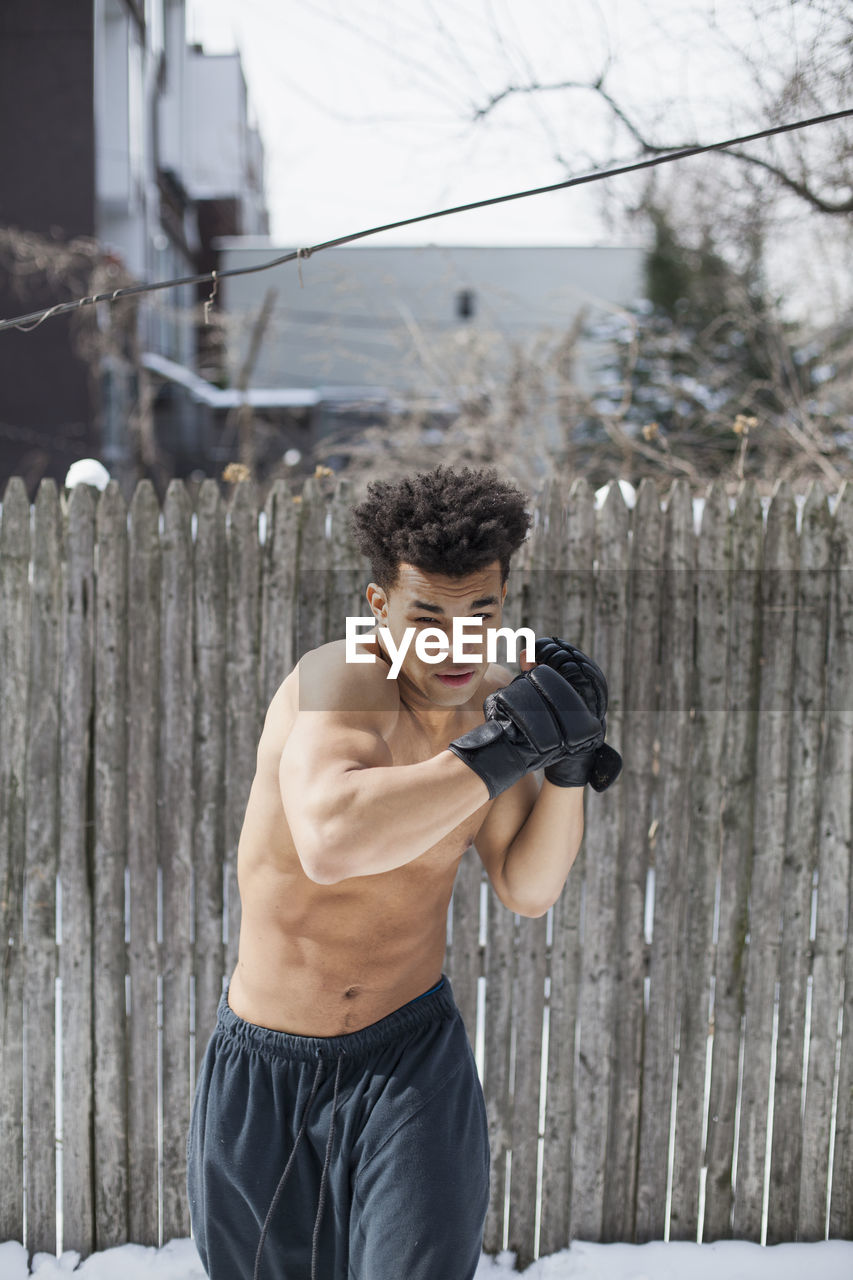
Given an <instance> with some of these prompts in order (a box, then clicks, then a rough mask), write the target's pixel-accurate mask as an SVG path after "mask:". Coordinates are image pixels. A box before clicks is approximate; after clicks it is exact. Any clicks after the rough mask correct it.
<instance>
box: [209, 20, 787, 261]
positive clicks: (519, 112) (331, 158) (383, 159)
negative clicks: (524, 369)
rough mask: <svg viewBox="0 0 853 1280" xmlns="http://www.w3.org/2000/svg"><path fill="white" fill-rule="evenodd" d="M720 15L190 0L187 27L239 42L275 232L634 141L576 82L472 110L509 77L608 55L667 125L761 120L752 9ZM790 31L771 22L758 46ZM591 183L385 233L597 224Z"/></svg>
mask: <svg viewBox="0 0 853 1280" xmlns="http://www.w3.org/2000/svg"><path fill="white" fill-rule="evenodd" d="M716 14H717V23H718V25H719V31H718V33H717V34H716V35H714V33H711V34H710V35H709V29H708V26H707V23H706V22H705V20H704V19H703V18H702V17H701V16H700V14H699V12H698V10H697V6H695V5H691V4H682V3H678V2H677V0H666V2H663V0H644V2H643V3H637V2H635V3H630V2H628V0H601V2H600V3H573V2H572V0H454V2H453V3H449V2H448V0H396V3H394V4H388V3H387V0H347V3H346V4H344V3H342V2H341V0H288V2H287V3H286V4H285V3H281V0H239V3H237V2H236V0H189V5H188V15H189V16H188V29H189V34H190V36H191V37H192V38H195V39H197V40H199V41H201V42H202V43H203V44H204V46H205V48H206V49H207V50H208V51H209V52H217V51H225V50H228V49H233V48H234V47H235V45H236V46H239V48H240V49H241V52H242V55H243V60H244V65H245V69H246V74H247V78H248V81H249V86H250V93H251V96H252V100H253V103H254V107H255V111H256V114H257V117H258V119H259V123H260V125H261V130H262V133H263V137H264V142H265V145H266V150H267V157H268V190H269V197H270V204H271V214H272V229H273V235H274V237H275V238H276V239H277V240H279V241H281V242H287V243H300V244H302V243H305V244H307V243H315V242H316V241H318V240H320V239H324V238H327V237H332V236H335V235H340V234H343V233H345V232H347V231H350V230H355V229H359V228H361V227H366V226H369V225H372V224H374V223H377V222H385V221H390V220H393V219H396V218H401V217H407V216H411V215H413V214H416V213H419V212H422V211H426V210H427V209H430V208H441V207H444V206H447V205H453V204H458V203H462V202H465V201H468V200H476V199H481V198H483V197H485V196H489V195H493V194H499V193H501V192H503V191H508V190H515V189H521V188H524V187H529V186H538V185H542V184H545V183H549V182H555V181H559V180H560V179H561V178H563V177H565V176H566V175H567V172H568V171H569V169H570V170H571V171H572V172H583V171H585V170H587V169H589V168H592V167H595V166H596V165H597V163H598V162H599V160H600V159H601V158H602V157H606V156H607V155H609V154H613V153H614V152H619V154H621V155H622V156H626V155H627V154H628V149H629V148H628V144H627V141H626V139H625V138H624V137H623V138H621V139H620V140H619V142H617V143H614V142H613V137H612V125H611V122H610V121H609V119H608V118H607V115H606V113H605V111H604V110H603V108H602V107H601V105H600V104H599V103H597V102H596V101H595V100H594V99H593V98H592V96H591V95H589V94H587V93H582V92H574V93H572V92H562V93H549V94H540V95H527V96H525V97H517V98H514V99H512V100H507V101H505V102H503V103H502V104H501V105H500V106H499V107H497V108H496V109H495V111H494V112H493V114H492V116H491V117H490V118H489V119H488V120H486V121H480V122H479V123H476V122H475V120H474V115H475V113H476V111H477V109H478V108H479V107H482V106H483V105H484V104H486V103H487V102H488V100H489V98H490V96H491V95H492V94H494V93H496V92H498V91H500V90H501V89H502V88H504V87H505V86H506V85H507V84H508V83H517V84H523V83H529V82H530V81H531V79H538V80H539V81H540V82H542V83H552V82H555V81H562V80H564V79H566V78H576V79H578V80H584V79H588V78H590V77H592V76H595V75H596V74H598V73H599V72H600V71H601V70H602V68H603V67H604V65H605V63H606V62H607V61H608V60H609V63H610V70H609V73H608V84H609V85H610V86H612V88H613V89H614V91H615V92H618V93H619V94H620V95H622V96H623V97H624V99H625V100H626V101H627V102H628V103H629V104H630V105H632V106H637V105H639V106H641V108H642V110H643V111H644V113H645V115H646V118H647V119H650V120H653V121H654V122H655V125H656V130H657V134H658V136H659V137H661V138H662V140H664V141H667V142H668V141H674V140H679V139H680V138H681V137H683V136H684V133H685V132H686V133H689V134H694V135H697V136H700V137H701V138H702V139H703V140H709V141H710V140H711V139H712V138H713V137H714V136H719V133H720V131H722V130H724V129H726V128H728V127H729V126H731V125H732V124H733V123H735V122H737V125H738V126H742V131H744V132H746V131H748V130H749V129H750V128H751V127H757V126H756V119H757V117H756V114H755V110H754V108H753V107H752V106H751V105H750V85H749V76H748V73H747V71H746V69H745V68H744V66H743V65H738V59H737V58H736V57H735V56H733V53H732V45H735V46H736V45H737V44H738V42H739V41H741V40H742V39H743V38H744V37H745V36H746V35H747V34H749V36H750V38H751V39H754V24H752V23H751V22H750V21H749V20H747V19H746V18H745V17H744V14H743V8H742V6H741V5H739V4H736V3H732V2H731V0H721V2H720V3H718V4H717V5H716ZM797 21H798V19H797V18H796V17H795V16H793V15H792V16H791V18H790V23H793V24H796V22H797ZM801 25H802V21H801ZM790 35H791V31H790V29H788V30H786V31H782V30H781V29H780V30H779V31H778V34H777V31H776V29H775V28H774V29H773V30H772V31H771V32H768V33H767V35H766V37H765V38H766V39H768V47H767V48H766V49H765V50H764V51H763V54H764V56H766V58H768V59H769V58H770V57H771V55H772V53H773V48H772V45H773V43H774V42H775V41H776V40H777V39H779V38H783V37H784V38H789V37H790ZM755 52H756V54H757V55H758V56H762V50H760V49H756V50H755ZM726 85H728V86H729V91H728V92H726V91H725V90H724V86H726ZM676 102H677V103H678V107H677V111H676V108H675V105H674V104H675V103H676ZM685 104H686V107H685ZM558 156H562V158H563V161H564V164H561V163H560V161H559V159H558V158H557V157H558ZM602 197H603V192H599V191H597V190H596V191H595V192H592V191H589V192H585V191H574V192H569V193H560V194H556V195H546V196H540V197H536V198H535V199H533V200H530V201H524V202H521V203H518V204H514V205H509V206H506V207H504V208H496V209H491V210H488V211H485V212H481V213H476V214H474V213H472V214H464V215H458V216H455V217H453V218H450V219H448V220H447V221H443V220H442V221H439V222H435V223H433V224H431V225H430V226H428V227H427V228H425V229H424V231H423V232H422V233H414V232H412V231H408V232H399V233H396V235H395V236H392V235H389V236H388V238H387V240H386V242H388V243H390V242H392V239H396V242H398V243H399V242H408V243H410V242H412V241H413V240H418V241H423V240H426V239H429V240H431V241H435V242H439V243H441V242H444V243H451V242H455V243H460V242H461V243H519V244H521V243H528V244H537V243H539V244H542V243H570V244H571V243H584V242H602V241H609V240H612V239H613V238H614V234H613V230H612V228H609V227H608V226H607V225H606V224H605V223H604V222H603V221H602V218H601V216H600V206H601V200H602Z"/></svg>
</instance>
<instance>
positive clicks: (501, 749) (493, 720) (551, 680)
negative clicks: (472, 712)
mask: <svg viewBox="0 0 853 1280" xmlns="http://www.w3.org/2000/svg"><path fill="white" fill-rule="evenodd" d="M483 711H484V713H485V716H486V719H485V722H484V723H483V724H479V725H477V727H476V728H475V729H471V730H470V732H469V733H465V734H463V735H462V736H461V737H459V738H455V739H454V741H453V742H451V743H449V744H448V750H449V751H452V752H453V754H454V755H456V756H458V757H459V759H460V760H463V761H464V762H465V764H467V765H468V767H469V768H471V769H473V770H474V772H475V773H476V774H478V775H479V776H480V777H481V778H482V779H483V781H484V782H485V784H486V786H487V787H488V789H489V797H490V799H494V797H495V796H497V795H500V793H501V792H502V791H506V789H507V787H511V786H512V784H513V783H514V782H517V781H518V779H519V778H522V777H523V776H524V775H525V774H526V773H529V772H530V771H531V770H533V769H542V768H545V767H546V766H547V765H550V764H552V763H554V762H556V761H557V760H563V759H564V758H565V759H566V760H571V759H572V757H574V756H580V757H581V758H582V759H583V760H585V761H586V764H585V766H583V767H585V768H586V769H587V770H588V769H589V766H590V763H591V760H592V758H593V756H594V754H595V750H596V748H597V747H598V746H600V745H601V743H602V742H603V741H604V730H603V729H602V727H601V722H600V721H599V720H598V719H597V718H596V717H595V716H594V715H593V714H592V713H591V712H590V710H589V709H588V707H587V705H586V703H585V702H584V700H583V698H582V697H581V696H580V694H579V693H578V692H577V690H575V689H573V688H572V686H571V685H570V684H569V683H568V682H567V681H566V680H564V679H563V677H562V676H561V675H558V674H557V672H556V671H552V670H551V668H550V667H548V666H543V667H539V668H536V667H534V668H533V669H532V670H530V671H524V672H522V674H521V675H518V676H516V677H515V679H514V680H511V681H510V683H509V684H508V685H506V686H505V687H504V688H503V689H498V690H496V691H495V692H494V693H490V694H489V696H488V697H487V698H486V699H485V701H484V703H483ZM584 780H585V779H584ZM563 785H577V786H583V783H582V782H579V783H576V784H574V783H572V784H565V783H564V784H563Z"/></svg>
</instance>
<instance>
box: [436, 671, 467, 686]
mask: <svg viewBox="0 0 853 1280" xmlns="http://www.w3.org/2000/svg"><path fill="white" fill-rule="evenodd" d="M473 675H474V672H473V671H443V672H439V673H438V678H439V680H442V681H443V682H444V683H445V684H447V685H450V687H451V688H452V689H455V688H460V687H461V686H462V685H463V684H467V683H468V681H469V680H471V679H472V678H473Z"/></svg>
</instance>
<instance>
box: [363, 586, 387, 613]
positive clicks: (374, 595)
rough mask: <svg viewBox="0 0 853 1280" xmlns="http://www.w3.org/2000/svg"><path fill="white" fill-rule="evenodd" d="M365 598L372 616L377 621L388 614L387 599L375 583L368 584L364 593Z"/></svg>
mask: <svg viewBox="0 0 853 1280" xmlns="http://www.w3.org/2000/svg"><path fill="white" fill-rule="evenodd" d="M364 594H365V596H366V597H367V603H368V604H369V605H370V609H371V612H372V614H373V616H374V617H375V618H376V619H377V621H378V620H379V619H380V618H384V617H385V616H386V614H387V612H388V597H387V596H386V594H385V592H384V591H383V589H382V588H381V587H380V586H377V584H376V583H375V582H369V583H368V584H367V588H366V590H365V592H364Z"/></svg>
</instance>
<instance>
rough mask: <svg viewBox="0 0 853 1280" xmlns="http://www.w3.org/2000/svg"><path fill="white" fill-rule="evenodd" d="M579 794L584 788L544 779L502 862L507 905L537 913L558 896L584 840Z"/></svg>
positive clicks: (545, 908)
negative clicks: (557, 783)
mask: <svg viewBox="0 0 853 1280" xmlns="http://www.w3.org/2000/svg"><path fill="white" fill-rule="evenodd" d="M583 796H584V788H583V787H557V786H554V785H553V783H550V782H548V781H547V780H543V782H542V787H541V789H540V792H539V795H538V797H537V799H536V803H535V804H534V806H533V808H532V809H531V810H530V813H529V814H528V815H527V819H526V820H525V822H524V825H523V826H522V827H521V829H520V830H519V832H518V834H517V835H516V837H515V839H514V840H513V841H512V843H511V844H510V846H509V848H508V850H507V853H506V858H505V860H504V864H503V871H502V877H501V878H502V881H503V886H504V888H505V891H506V901H507V905H509V906H511V908H512V910H515V911H518V912H519V913H520V914H522V915H527V916H542V915H544V914H545V912H546V911H547V910H548V908H549V907H551V906H553V904H554V903H555V902H556V901H557V898H559V896H560V893H561V892H562V890H563V886H564V885H565V883H566V877H567V876H568V874H569V872H570V870H571V868H572V864H573V863H574V860H575V858H576V857H577V853H578V850H579V849H580V845H581V840H582V839H583V829H584V814H583Z"/></svg>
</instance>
